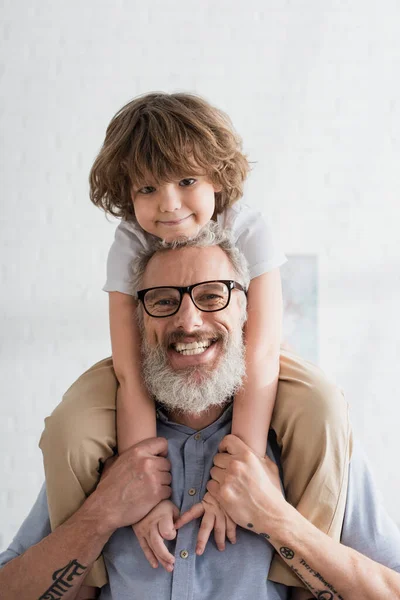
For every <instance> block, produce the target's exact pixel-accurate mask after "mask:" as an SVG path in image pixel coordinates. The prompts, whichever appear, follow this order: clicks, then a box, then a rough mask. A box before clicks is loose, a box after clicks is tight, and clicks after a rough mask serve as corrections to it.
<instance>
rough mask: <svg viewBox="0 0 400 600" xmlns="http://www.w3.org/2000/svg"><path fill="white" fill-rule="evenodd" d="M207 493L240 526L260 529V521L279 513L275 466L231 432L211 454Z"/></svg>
mask: <svg viewBox="0 0 400 600" xmlns="http://www.w3.org/2000/svg"><path fill="white" fill-rule="evenodd" d="M211 478H212V479H211V480H210V481H209V482H208V484H207V489H208V491H209V492H210V494H211V495H212V496H213V497H214V498H215V499H216V500H217V501H218V502H219V503H220V505H221V506H222V508H223V509H224V510H225V511H226V513H227V514H228V515H229V516H230V517H231V518H232V519H233V521H235V523H237V524H238V525H240V526H241V527H244V528H245V529H250V530H252V531H255V532H257V533H262V529H263V526H262V524H261V523H262V522H264V523H265V521H266V517H267V518H268V519H276V518H279V516H280V515H281V514H282V510H283V509H284V508H285V505H286V504H287V503H286V500H285V499H284V498H283V496H282V492H281V487H280V480H279V472H278V467H277V466H276V465H275V464H274V463H273V462H272V461H271V460H270V459H269V458H268V457H267V456H265V457H259V456H257V455H256V454H254V452H252V450H250V448H249V447H248V446H246V444H245V443H244V442H242V440H240V439H239V438H238V437H236V436H234V435H227V436H226V437H224V439H223V440H222V442H221V443H220V445H219V453H218V454H216V455H215V457H214V467H213V468H212V469H211Z"/></svg>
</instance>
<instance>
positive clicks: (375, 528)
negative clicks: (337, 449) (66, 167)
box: [341, 442, 400, 573]
mask: <svg viewBox="0 0 400 600" xmlns="http://www.w3.org/2000/svg"><path fill="white" fill-rule="evenodd" d="M341 541H342V543H343V544H345V545H346V546H350V547H351V548H354V550H357V551H358V552H360V553H361V554H364V555H365V556H368V557H369V558H370V559H371V560H374V561H376V562H379V563H381V564H383V565H385V566H387V567H389V568H390V569H393V570H394V571H397V572H398V573H400V530H399V528H398V527H397V525H396V524H395V523H394V522H393V520H392V519H391V518H390V516H389V515H388V513H387V512H386V509H385V507H384V505H383V501H382V497H381V495H380V493H379V492H378V490H377V488H376V486H375V482H374V480H373V477H372V474H371V471H370V468H369V466H368V462H367V459H366V457H365V455H364V453H363V452H362V449H361V448H360V446H359V444H358V443H357V442H356V443H355V444H354V449H353V455H352V458H351V463H350V472H349V487H348V492H347V502H346V511H345V517H344V522H343V530H342V537H341Z"/></svg>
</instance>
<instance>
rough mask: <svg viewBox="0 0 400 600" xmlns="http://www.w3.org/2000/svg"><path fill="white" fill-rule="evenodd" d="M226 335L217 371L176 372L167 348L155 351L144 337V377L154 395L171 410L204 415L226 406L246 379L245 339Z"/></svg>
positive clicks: (204, 369)
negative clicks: (208, 411)
mask: <svg viewBox="0 0 400 600" xmlns="http://www.w3.org/2000/svg"><path fill="white" fill-rule="evenodd" d="M237 337H238V339H235V337H234V335H233V334H230V335H225V336H223V338H222V339H223V347H222V353H221V356H220V358H219V361H218V363H217V365H216V366H215V367H214V368H211V369H210V368H207V367H205V366H203V365H199V366H198V367H197V366H196V367H189V368H187V369H182V370H178V371H174V370H173V369H172V368H171V366H170V365H169V362H168V356H167V352H166V350H165V348H163V347H162V346H157V347H155V348H152V347H150V346H149V345H148V343H147V341H146V340H145V339H144V338H143V342H142V357H143V358H142V360H143V363H142V366H143V376H144V380H145V383H146V386H147V389H148V390H149V392H150V394H152V396H154V398H155V399H156V400H157V401H158V402H160V403H161V404H163V405H164V406H165V407H166V408H167V409H169V410H174V411H177V412H182V413H185V414H192V415H200V414H201V413H203V412H205V411H207V410H208V409H209V408H211V407H216V406H224V405H225V404H227V403H228V402H229V401H230V399H231V397H232V396H233V395H234V394H235V393H236V392H237V391H238V389H239V388H240V386H241V385H242V382H243V378H244V376H245V351H244V343H243V336H242V334H240V336H237Z"/></svg>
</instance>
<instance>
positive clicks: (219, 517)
mask: <svg viewBox="0 0 400 600" xmlns="http://www.w3.org/2000/svg"><path fill="white" fill-rule="evenodd" d="M225 536H226V524H225V515H224V514H223V513H222V511H221V510H218V511H217V513H216V515H215V523H214V539H215V543H216V544H217V548H218V550H220V551H221V552H222V551H223V550H225Z"/></svg>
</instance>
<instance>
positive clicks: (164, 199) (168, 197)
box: [160, 183, 182, 212]
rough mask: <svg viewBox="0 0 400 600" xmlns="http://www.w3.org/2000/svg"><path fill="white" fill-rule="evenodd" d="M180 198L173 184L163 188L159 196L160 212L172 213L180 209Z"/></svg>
mask: <svg viewBox="0 0 400 600" xmlns="http://www.w3.org/2000/svg"><path fill="white" fill-rule="evenodd" d="M181 204H182V203H181V197H180V193H179V190H178V189H177V187H176V185H175V184H173V183H168V184H166V185H164V186H163V188H162V190H161V194H160V211H161V212H173V211H174V210H179V209H180V208H181Z"/></svg>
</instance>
